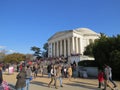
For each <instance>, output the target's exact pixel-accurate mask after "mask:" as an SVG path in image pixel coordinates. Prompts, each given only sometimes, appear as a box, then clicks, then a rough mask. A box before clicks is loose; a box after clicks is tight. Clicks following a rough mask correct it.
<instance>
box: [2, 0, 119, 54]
mask: <svg viewBox="0 0 120 90" xmlns="http://www.w3.org/2000/svg"><path fill="white" fill-rule="evenodd" d="M82 27H85V28H90V29H92V30H93V31H95V32H97V33H100V32H102V33H105V34H106V35H108V36H112V35H117V34H120V0H0V50H3V49H5V50H8V51H10V52H14V51H15V52H20V53H25V54H26V53H33V52H32V51H31V50H30V48H31V47H32V46H37V47H40V48H41V49H42V48H43V44H44V43H46V42H47V40H48V38H49V37H51V36H52V35H53V34H54V33H56V32H58V31H63V30H70V29H75V28H82Z"/></svg>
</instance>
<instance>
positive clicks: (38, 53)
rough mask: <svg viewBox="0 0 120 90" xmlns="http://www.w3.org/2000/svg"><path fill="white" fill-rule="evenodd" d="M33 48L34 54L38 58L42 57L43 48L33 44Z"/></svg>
mask: <svg viewBox="0 0 120 90" xmlns="http://www.w3.org/2000/svg"><path fill="white" fill-rule="evenodd" d="M31 50H32V51H34V56H37V59H40V58H41V50H40V48H39V47H36V46H33V47H31Z"/></svg>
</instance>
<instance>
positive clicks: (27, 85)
mask: <svg viewBox="0 0 120 90" xmlns="http://www.w3.org/2000/svg"><path fill="white" fill-rule="evenodd" d="M31 77H32V71H31V69H30V66H29V65H28V66H27V69H26V90H29V86H30V79H31Z"/></svg>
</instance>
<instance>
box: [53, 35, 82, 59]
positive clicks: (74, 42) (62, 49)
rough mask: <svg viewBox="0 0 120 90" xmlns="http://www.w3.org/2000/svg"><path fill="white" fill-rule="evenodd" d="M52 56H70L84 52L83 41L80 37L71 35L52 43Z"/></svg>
mask: <svg viewBox="0 0 120 90" xmlns="http://www.w3.org/2000/svg"><path fill="white" fill-rule="evenodd" d="M51 45H52V46H51V56H52V57H59V56H64V57H66V56H70V55H71V54H81V53H82V41H81V38H78V37H70V38H66V39H63V40H59V41H56V42H52V43H51Z"/></svg>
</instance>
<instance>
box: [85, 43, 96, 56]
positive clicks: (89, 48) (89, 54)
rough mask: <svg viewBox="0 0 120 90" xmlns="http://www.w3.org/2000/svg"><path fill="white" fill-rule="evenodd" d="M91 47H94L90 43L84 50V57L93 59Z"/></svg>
mask: <svg viewBox="0 0 120 90" xmlns="http://www.w3.org/2000/svg"><path fill="white" fill-rule="evenodd" d="M93 45H94V44H93V43H90V44H89V45H88V46H87V47H86V48H85V51H84V55H87V56H91V57H93Z"/></svg>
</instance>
